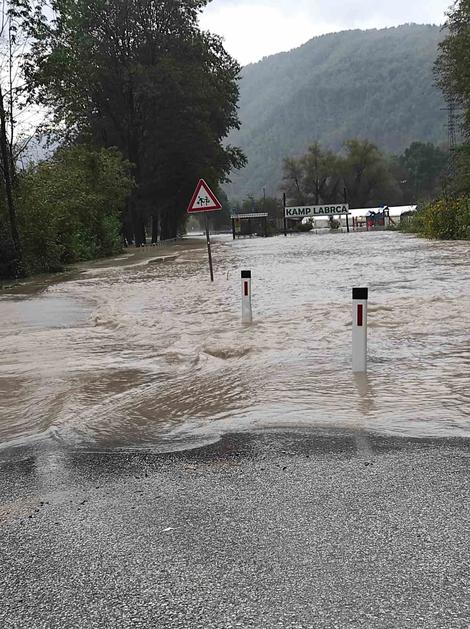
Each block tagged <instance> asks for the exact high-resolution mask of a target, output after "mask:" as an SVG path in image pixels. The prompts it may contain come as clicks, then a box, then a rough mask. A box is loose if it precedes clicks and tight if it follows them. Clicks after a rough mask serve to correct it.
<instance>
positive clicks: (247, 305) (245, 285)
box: [242, 271, 253, 323]
mask: <svg viewBox="0 0 470 629" xmlns="http://www.w3.org/2000/svg"><path fill="white" fill-rule="evenodd" d="M252 321H253V312H252V309H251V271H242V323H251V322H252Z"/></svg>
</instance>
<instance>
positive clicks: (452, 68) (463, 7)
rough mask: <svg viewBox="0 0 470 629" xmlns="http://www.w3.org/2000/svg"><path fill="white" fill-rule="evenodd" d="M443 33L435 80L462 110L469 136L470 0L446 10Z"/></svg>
mask: <svg viewBox="0 0 470 629" xmlns="http://www.w3.org/2000/svg"><path fill="white" fill-rule="evenodd" d="M446 33H447V35H446V37H445V39H444V40H443V41H442V42H441V43H440V45H439V49H440V54H439V57H438V60H437V62H436V72H437V74H438V83H439V85H440V87H441V89H442V91H443V92H444V94H445V95H446V96H447V97H448V99H450V100H453V101H454V102H457V103H458V104H461V105H462V106H463V107H464V110H465V129H466V136H467V139H470V73H469V71H468V69H469V68H470V1H469V0H457V2H455V4H454V6H453V7H452V8H451V9H450V10H449V13H448V20H447V24H446Z"/></svg>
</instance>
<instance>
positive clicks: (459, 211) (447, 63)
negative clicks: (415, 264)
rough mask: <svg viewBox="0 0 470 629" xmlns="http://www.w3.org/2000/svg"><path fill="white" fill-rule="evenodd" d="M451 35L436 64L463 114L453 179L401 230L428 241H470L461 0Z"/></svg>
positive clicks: (469, 63) (469, 88) (466, 17)
mask: <svg viewBox="0 0 470 629" xmlns="http://www.w3.org/2000/svg"><path fill="white" fill-rule="evenodd" d="M447 33H448V34H447V36H446V38H445V39H444V40H443V42H442V43H441V44H440V54H439V58H438V60H437V62H436V74H437V79H438V83H439V85H440V87H441V89H442V90H443V92H444V94H445V96H446V98H447V102H448V103H449V107H451V108H452V109H453V110H455V111H456V112H459V113H461V115H460V116H459V117H458V118H457V122H458V123H460V124H459V127H460V128H458V135H460V133H461V135H462V140H461V141H460V142H457V143H456V146H454V147H452V151H451V154H450V156H449V176H448V179H447V182H446V184H447V185H446V186H445V189H444V190H443V191H442V193H441V195H440V196H438V197H437V198H435V199H434V200H433V201H431V202H430V203H427V204H425V205H424V206H423V208H422V209H421V210H420V212H419V213H418V214H417V215H416V216H414V217H409V218H408V220H406V221H405V222H404V223H403V224H402V227H401V229H402V230H403V231H406V232H412V233H416V234H420V235H422V236H425V237H427V238H437V239H441V240H470V74H469V71H468V69H469V68H470V2H469V1H468V0H460V1H458V2H456V3H455V5H454V6H453V8H452V9H451V10H450V11H449V14H448V23H447Z"/></svg>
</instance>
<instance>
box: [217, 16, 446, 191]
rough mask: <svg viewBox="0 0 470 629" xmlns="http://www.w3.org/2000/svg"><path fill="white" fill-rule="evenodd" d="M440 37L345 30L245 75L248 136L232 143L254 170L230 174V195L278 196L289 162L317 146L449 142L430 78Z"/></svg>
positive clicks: (394, 148) (423, 29)
mask: <svg viewBox="0 0 470 629" xmlns="http://www.w3.org/2000/svg"><path fill="white" fill-rule="evenodd" d="M441 38H442V32H441V30H440V28H439V27H437V26H419V25H405V26H400V27H398V28H389V29H384V30H370V31H346V32H342V33H336V34H333V35H324V36H322V37H317V38H315V39H312V40H311V41H309V42H308V43H306V44H304V45H303V46H301V47H300V48H297V49H295V50H292V51H290V52H287V53H281V54H278V55H274V56H272V57H268V58H266V59H263V60H262V61H260V62H259V63H257V64H252V65H249V66H247V67H245V68H244V69H243V72H242V79H241V83H240V91H241V93H240V118H241V121H242V128H241V130H240V131H237V132H235V133H233V134H232V135H231V137H230V142H231V143H232V144H235V145H237V146H241V147H242V148H243V150H244V151H245V153H246V155H247V157H248V160H249V163H248V166H247V167H246V168H245V169H244V170H243V171H240V172H239V173H234V174H233V177H232V180H233V183H232V184H231V185H230V186H228V192H229V194H230V195H231V196H233V197H242V196H245V195H247V194H254V195H255V196H260V195H261V194H262V189H263V187H266V192H267V193H268V194H278V192H279V186H280V184H281V179H282V160H283V158H284V157H286V156H291V155H299V154H301V153H302V152H303V151H305V149H306V148H307V147H308V146H309V145H310V144H311V143H312V142H314V141H319V142H320V143H321V144H322V145H323V146H325V147H328V148H332V149H335V150H338V149H340V147H341V145H342V143H343V142H344V140H346V139H348V138H351V137H361V138H367V139H369V140H372V141H373V142H375V143H376V144H378V146H379V147H380V148H382V149H384V150H386V151H389V152H400V151H402V150H403V149H404V148H405V147H407V146H408V145H409V144H410V143H411V142H413V141H415V140H420V141H430V142H435V143H441V142H444V141H445V139H446V127H445V122H446V116H445V112H444V111H442V108H443V107H444V102H443V99H442V96H441V94H440V92H439V90H438V89H437V88H436V87H435V85H434V77H433V64H434V60H435V59H436V56H437V46H438V43H439V41H440V40H441Z"/></svg>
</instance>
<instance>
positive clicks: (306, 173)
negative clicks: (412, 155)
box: [284, 139, 401, 207]
mask: <svg viewBox="0 0 470 629" xmlns="http://www.w3.org/2000/svg"><path fill="white" fill-rule="evenodd" d="M284 189H285V191H286V193H287V196H288V199H289V202H290V203H294V204H299V205H307V204H315V205H318V204H320V203H339V202H343V201H344V200H345V196H344V195H345V192H346V194H347V199H348V202H349V203H350V204H351V205H352V207H367V206H377V205H382V204H384V202H385V201H386V202H387V204H388V205H389V204H391V203H392V201H394V200H396V199H398V198H400V195H401V192H400V190H399V189H398V185H397V182H396V180H395V179H394V176H393V173H392V164H391V162H390V161H389V160H388V159H387V158H386V157H385V156H384V155H383V154H382V153H381V152H380V151H379V150H378V148H377V147H376V146H375V145H373V144H372V143H371V142H368V141H367V140H357V139H353V140H348V141H346V142H345V145H344V151H343V153H342V154H337V155H335V154H333V153H332V152H331V151H324V150H322V148H321V147H320V145H319V144H318V143H316V144H314V145H313V146H311V147H310V148H309V150H308V152H307V154H306V155H305V156H303V157H301V158H300V159H298V160H296V159H293V158H288V159H286V160H285V161H284Z"/></svg>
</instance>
